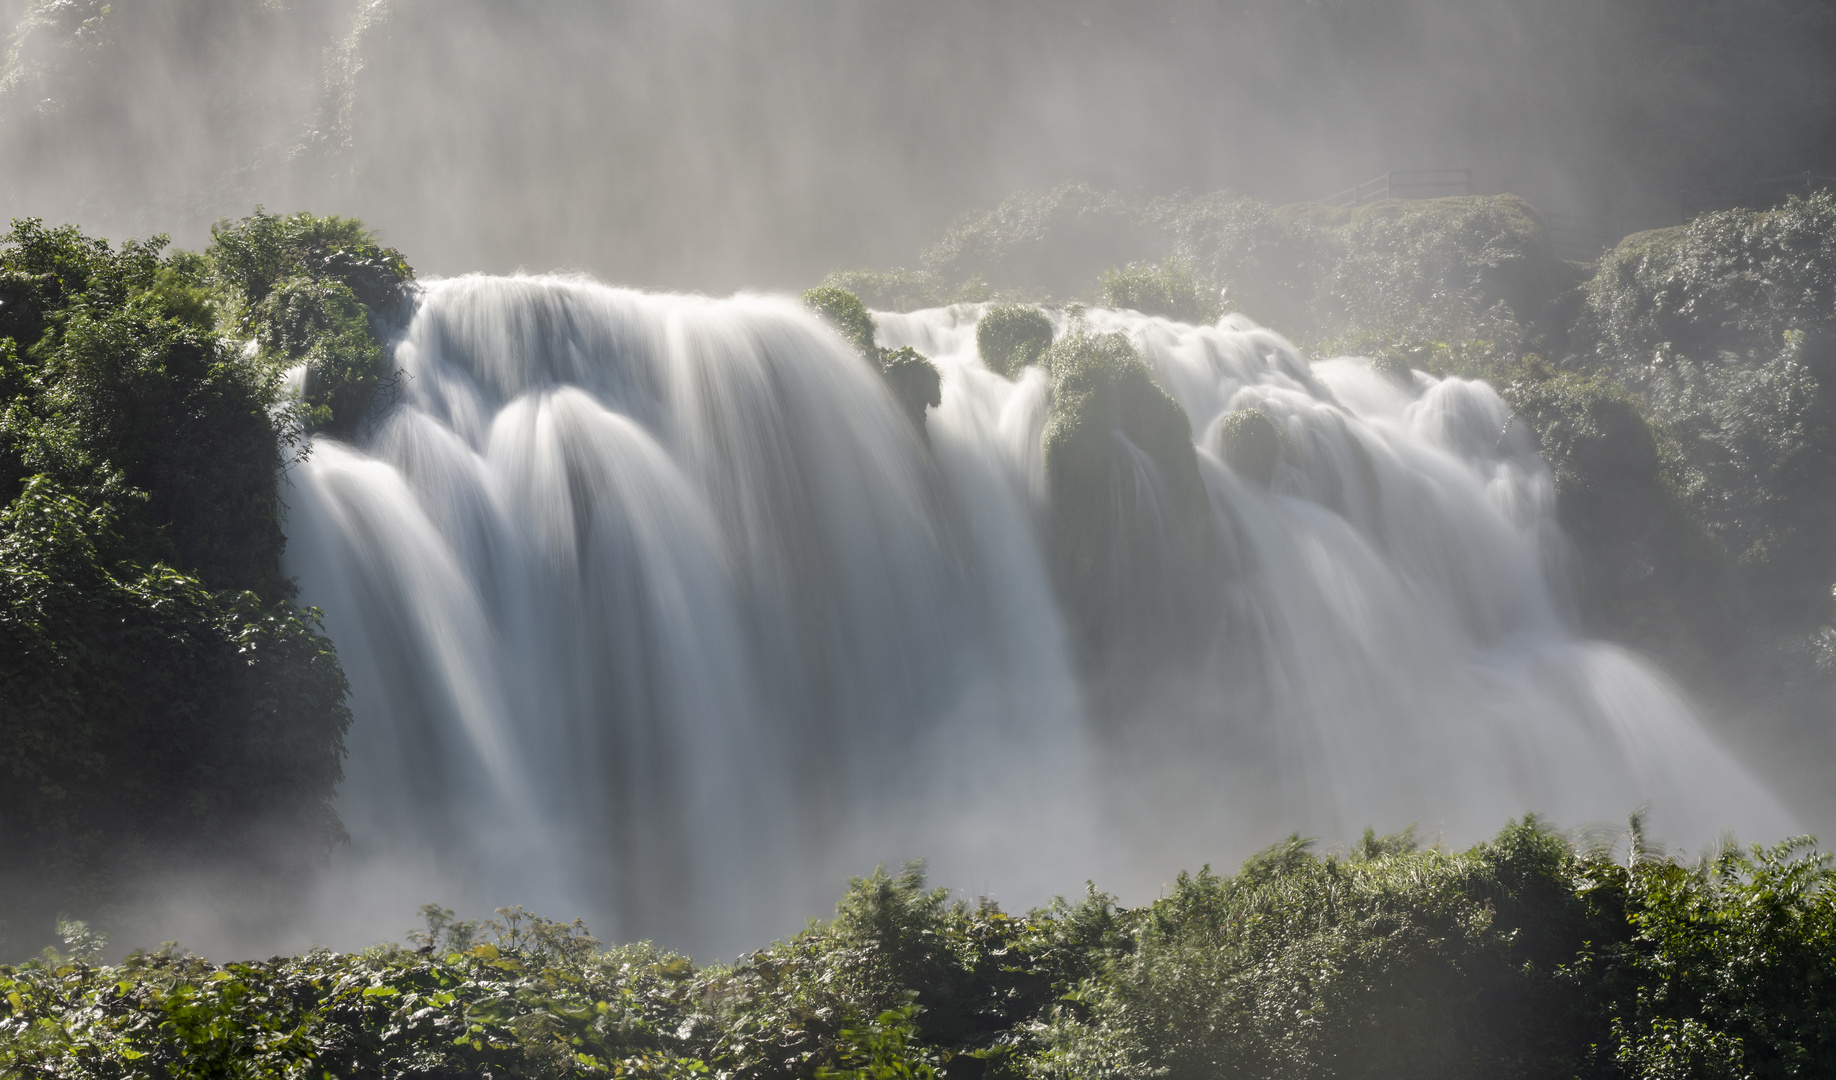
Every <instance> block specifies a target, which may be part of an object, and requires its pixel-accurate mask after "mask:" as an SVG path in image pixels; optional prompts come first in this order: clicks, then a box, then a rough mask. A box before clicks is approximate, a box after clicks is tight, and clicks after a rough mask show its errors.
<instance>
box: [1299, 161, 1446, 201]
mask: <svg viewBox="0 0 1836 1080" xmlns="http://www.w3.org/2000/svg"><path fill="white" fill-rule="evenodd" d="M1471 194H1473V170H1471V169H1407V170H1401V171H1393V172H1387V173H1384V174H1383V175H1382V176H1378V177H1374V178H1372V179H1370V180H1366V181H1365V182H1364V183H1362V184H1353V185H1352V186H1351V187H1348V188H1346V189H1345V190H1344V191H1341V192H1337V193H1335V194H1332V195H1328V196H1326V197H1325V198H1324V199H1321V200H1320V201H1321V202H1323V203H1325V204H1326V205H1328V206H1363V205H1364V204H1365V203H1369V202H1376V201H1378V200H1379V199H1433V198H1439V197H1441V196H1446V195H1471Z"/></svg>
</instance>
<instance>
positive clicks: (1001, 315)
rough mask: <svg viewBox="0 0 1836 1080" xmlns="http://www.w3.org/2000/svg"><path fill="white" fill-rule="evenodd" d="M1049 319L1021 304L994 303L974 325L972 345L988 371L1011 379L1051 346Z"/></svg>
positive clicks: (1042, 313) (1041, 312)
mask: <svg viewBox="0 0 1836 1080" xmlns="http://www.w3.org/2000/svg"><path fill="white" fill-rule="evenodd" d="M1052 333H1053V331H1052V320H1051V319H1049V318H1047V317H1046V313H1045V312H1043V311H1040V310H1039V309H1038V308H1035V307H1028V306H1026V305H1023V304H996V305H995V306H993V307H991V308H989V309H988V310H987V311H985V312H983V313H982V317H981V319H980V320H978V321H977V322H976V324H975V347H976V349H977V351H979V352H980V353H981V354H982V362H983V363H985V364H987V365H988V370H990V371H992V372H994V373H995V374H997V375H1001V376H1003V377H1005V378H1009V379H1011V378H1013V377H1014V376H1016V375H1018V374H1020V372H1021V371H1022V370H1023V369H1024V368H1026V367H1027V365H1029V364H1033V363H1037V362H1038V360H1039V358H1040V357H1041V356H1042V355H1044V353H1045V351H1046V350H1047V349H1049V348H1051V347H1052Z"/></svg>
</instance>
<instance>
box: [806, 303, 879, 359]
mask: <svg viewBox="0 0 1836 1080" xmlns="http://www.w3.org/2000/svg"><path fill="white" fill-rule="evenodd" d="M803 306H804V307H807V308H809V309H810V310H811V311H814V312H815V313H816V314H818V315H820V316H822V317H823V318H824V319H826V320H827V321H828V323H829V325H830V326H833V327H834V328H835V330H836V332H837V333H839V334H841V336H842V340H843V341H846V342H847V343H848V344H850V345H852V346H854V349H855V351H856V352H858V353H860V354H861V356H862V358H864V359H867V360H872V361H874V363H875V364H876V365H877V364H878V362H879V357H878V355H877V352H876V347H875V345H874V343H873V332H874V325H873V315H872V314H870V313H869V312H868V310H867V305H866V304H863V303H861V298H860V297H858V296H856V295H854V294H853V293H851V292H849V291H848V290H846V289H843V288H839V287H837V286H834V285H818V286H816V287H815V288H813V289H806V290H804V293H803Z"/></svg>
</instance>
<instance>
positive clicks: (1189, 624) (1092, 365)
mask: <svg viewBox="0 0 1836 1080" xmlns="http://www.w3.org/2000/svg"><path fill="white" fill-rule="evenodd" d="M1045 360H1046V366H1047V367H1048V369H1049V370H1050V371H1051V374H1052V405H1051V414H1050V416H1049V418H1048V420H1047V422H1046V429H1045V436H1044V441H1045V465H1046V483H1047V490H1048V497H1049V499H1050V505H1051V514H1052V526H1051V537H1052V546H1053V560H1054V570H1055V575H1056V578H1057V581H1058V585H1059V591H1060V596H1061V598H1062V599H1063V601H1064V603H1065V606H1066V609H1067V610H1068V611H1069V612H1070V614H1071V621H1072V624H1073V628H1074V635H1075V637H1076V640H1077V641H1078V644H1079V646H1080V648H1081V650H1082V652H1083V653H1084V656H1085V659H1086V662H1087V663H1088V665H1089V667H1088V668H1087V670H1088V671H1089V672H1090V673H1091V675H1092V678H1091V679H1090V683H1091V685H1092V686H1093V687H1094V688H1096V691H1097V692H1096V693H1095V695H1094V696H1095V697H1096V698H1098V699H1099V709H1100V711H1113V710H1110V709H1107V708H1104V707H1103V706H1102V705H1101V699H1102V698H1105V697H1109V698H1111V699H1112V700H1114V701H1116V702H1122V701H1127V700H1129V699H1130V698H1131V697H1133V696H1134V693H1135V691H1136V690H1137V689H1138V688H1139V687H1138V686H1137V685H1136V684H1145V683H1148V682H1151V681H1152V680H1153V678H1154V675H1155V673H1156V672H1157V671H1159V670H1160V668H1161V667H1163V666H1165V665H1167V664H1169V663H1177V662H1179V660H1180V659H1181V658H1182V656H1183V649H1182V647H1181V643H1183V642H1190V641H1192V640H1196V639H1197V638H1198V637H1199V636H1200V635H1197V634H1195V633H1194V630H1195V628H1196V626H1197V625H1198V623H1199V622H1200V621H1202V620H1203V619H1204V618H1205V614H1204V611H1205V609H1206V605H1205V603H1204V602H1203V601H1202V600H1200V599H1199V598H1200V597H1201V596H1203V595H1204V592H1205V590H1204V589H1203V588H1197V587H1195V585H1197V584H1198V583H1199V582H1202V581H1203V580H1205V579H1206V576H1207V570H1206V564H1207V559H1206V553H1207V552H1208V551H1209V550H1210V549H1211V546H1212V544H1213V542H1214V539H1213V533H1212V529H1211V523H1210V515H1209V504H1208V502H1207V499H1206V494H1205V486H1204V482H1203V481H1202V479H1201V478H1200V476H1199V471H1198V457H1197V453H1196V451H1195V450H1194V448H1193V445H1192V434H1191V426H1190V424H1189V423H1188V422H1187V419H1186V414H1185V410H1183V409H1181V408H1180V406H1179V403H1178V402H1176V401H1174V400H1173V399H1172V398H1171V397H1169V396H1168V395H1167V394H1166V392H1165V391H1163V390H1162V389H1161V388H1160V387H1159V386H1158V385H1156V384H1155V382H1154V379H1153V377H1152V376H1151V375H1150V374H1149V373H1148V369H1147V366H1146V365H1145V364H1144V363H1142V361H1141V359H1140V357H1139V356H1137V355H1136V353H1135V350H1134V348H1133V346H1131V345H1130V344H1129V342H1128V339H1127V338H1126V337H1124V336H1123V335H1121V334H1104V335H1093V334H1090V333H1087V332H1086V331H1084V330H1083V329H1082V328H1077V329H1074V330H1073V331H1072V332H1071V333H1070V334H1069V335H1067V336H1066V337H1065V338H1064V339H1062V340H1060V341H1059V342H1058V343H1057V344H1056V345H1054V346H1053V347H1052V348H1051V349H1050V350H1049V351H1048V352H1047V353H1046V356H1045Z"/></svg>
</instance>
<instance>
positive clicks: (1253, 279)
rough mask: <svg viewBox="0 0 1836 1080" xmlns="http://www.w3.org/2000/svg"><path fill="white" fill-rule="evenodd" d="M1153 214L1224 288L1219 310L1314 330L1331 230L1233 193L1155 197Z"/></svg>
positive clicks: (1291, 330)
mask: <svg viewBox="0 0 1836 1080" xmlns="http://www.w3.org/2000/svg"><path fill="white" fill-rule="evenodd" d="M1148 215H1149V217H1150V218H1151V219H1152V220H1153V221H1154V222H1155V223H1156V225H1157V226H1158V227H1159V229H1160V230H1161V232H1162V233H1163V234H1164V235H1165V236H1166V237H1167V240H1168V244H1169V248H1168V251H1169V252H1170V254H1171V255H1172V256H1173V257H1174V258H1176V259H1178V260H1180V261H1182V262H1184V263H1187V264H1189V265H1190V266H1191V268H1192V274H1193V276H1194V277H1195V278H1197V279H1200V280H1203V281H1207V282H1211V283H1213V284H1214V285H1215V286H1217V287H1219V288H1220V289H1221V290H1222V296H1220V297H1219V299H1218V306H1219V308H1220V309H1221V310H1224V311H1240V312H1243V313H1244V314H1246V315H1248V316H1249V317H1250V318H1252V319H1255V320H1256V321H1257V322H1259V323H1261V324H1263V325H1264V326H1271V327H1274V328H1275V329H1277V330H1280V331H1281V332H1282V333H1285V334H1288V335H1290V336H1293V337H1295V338H1296V339H1297V340H1298V339H1302V338H1306V337H1310V336H1312V335H1313V334H1314V331H1315V329H1316V327H1315V315H1314V310H1313V309H1314V306H1315V303H1314V301H1315V297H1316V295H1317V294H1318V292H1319V291H1320V285H1319V282H1320V278H1321V276H1322V275H1323V274H1324V273H1326V272H1327V271H1328V270H1329V269H1330V267H1331V266H1332V264H1333V261H1334V260H1335V259H1336V258H1337V251H1338V248H1337V242H1336V238H1335V237H1333V236H1332V235H1331V234H1329V233H1326V232H1323V231H1321V230H1318V229H1315V228H1312V227H1310V226H1309V225H1307V224H1306V223H1305V222H1304V221H1299V220H1296V219H1294V218H1293V217H1292V216H1290V215H1289V214H1287V213H1285V212H1284V211H1281V210H1275V209H1272V208H1270V207H1269V206H1267V205H1265V204H1263V203H1260V202H1257V201H1256V200H1254V199H1248V198H1244V197H1242V196H1240V195H1235V194H1232V193H1231V192H1227V191H1215V192H1210V193H1207V194H1204V195H1199V196H1193V197H1185V198H1172V199H1157V200H1155V201H1154V202H1153V203H1152V204H1150V206H1149V208H1148ZM1162 257H1164V256H1162ZM1205 321H1208V322H1209V321H1212V320H1211V319H1207V320H1205Z"/></svg>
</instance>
